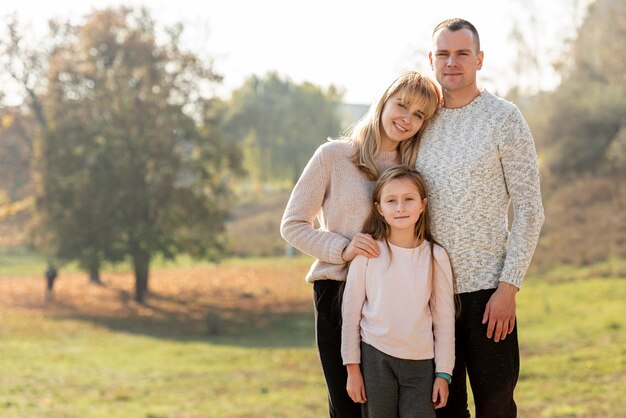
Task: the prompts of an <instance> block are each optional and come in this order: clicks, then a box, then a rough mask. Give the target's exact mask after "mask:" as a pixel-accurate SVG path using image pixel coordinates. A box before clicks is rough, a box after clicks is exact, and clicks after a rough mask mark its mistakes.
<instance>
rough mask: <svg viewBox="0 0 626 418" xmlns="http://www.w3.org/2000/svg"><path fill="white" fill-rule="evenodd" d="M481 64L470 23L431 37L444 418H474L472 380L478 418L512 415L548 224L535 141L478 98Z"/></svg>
mask: <svg viewBox="0 0 626 418" xmlns="http://www.w3.org/2000/svg"><path fill="white" fill-rule="evenodd" d="M483 56H484V54H483V52H482V51H481V50H480V39H479V36H478V32H477V31H476V28H475V27H474V26H473V25H472V24H471V23H469V22H467V21H465V20H462V19H450V20H446V21H444V22H442V23H440V24H439V25H438V26H437V27H436V28H435V30H434V31H433V50H432V51H431V52H430V53H429V59H430V64H431V67H432V69H433V71H434V72H435V76H436V78H437V81H438V82H439V84H440V85H441V87H442V92H443V99H444V105H443V107H442V108H441V109H439V111H438V113H437V115H436V116H435V118H434V119H433V120H432V121H431V123H430V125H429V126H428V128H427V129H426V131H425V132H424V136H423V137H422V142H421V145H420V149H419V154H418V160H417V169H418V170H419V171H420V172H421V173H422V174H423V175H424V177H425V179H426V181H427V182H428V185H429V190H430V194H429V196H428V198H429V205H430V209H431V211H432V215H433V216H432V222H433V233H434V236H435V239H436V240H437V241H439V242H440V243H441V244H442V245H443V246H444V247H445V248H446V250H447V251H448V253H449V256H450V260H451V263H452V267H453V270H454V274H455V279H456V292H457V293H458V296H459V301H460V311H459V317H458V318H457V323H456V343H455V344H456V350H455V351H456V362H455V367H454V371H453V377H452V383H451V385H450V397H449V400H448V404H447V406H446V407H445V408H443V409H439V410H437V416H438V417H439V418H441V417H469V416H470V413H469V410H468V406H467V387H466V375H467V376H469V380H470V385H471V388H472V393H473V395H474V401H475V404H476V416H477V417H478V418H491V417H507V418H511V417H515V416H516V414H517V407H516V405H515V401H514V400H513V391H514V389H515V385H516V383H517V378H518V375H519V347H518V341H517V329H516V324H515V296H516V293H517V292H518V290H519V288H520V286H521V283H522V280H523V278H524V275H525V274H526V269H527V268H528V265H529V264H530V260H531V258H532V254H533V252H534V250H535V246H536V244H537V239H538V237H539V231H540V229H541V225H542V223H543V219H544V215H543V206H542V203H541V192H540V188H539V170H538V166H537V155H536V151H535V146H534V142H533V138H532V135H531V133H530V130H529V128H528V125H527V124H526V122H525V121H524V118H523V116H522V115H521V113H520V112H519V110H518V109H517V107H516V106H515V105H513V104H511V103H509V102H507V101H505V100H503V99H501V98H499V97H496V96H495V95H493V94H491V93H489V92H487V91H485V90H482V91H481V90H479V89H478V87H477V84H476V73H477V71H478V70H480V69H481V67H482V65H483ZM509 203H511V204H512V206H513V209H514V217H513V223H512V226H511V231H510V234H509V231H508V229H507V214H508V206H509Z"/></svg>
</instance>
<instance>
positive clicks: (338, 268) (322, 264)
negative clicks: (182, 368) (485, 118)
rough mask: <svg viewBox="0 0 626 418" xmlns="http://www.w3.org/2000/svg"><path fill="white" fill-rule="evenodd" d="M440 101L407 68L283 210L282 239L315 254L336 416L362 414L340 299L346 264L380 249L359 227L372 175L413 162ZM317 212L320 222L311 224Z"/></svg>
mask: <svg viewBox="0 0 626 418" xmlns="http://www.w3.org/2000/svg"><path fill="white" fill-rule="evenodd" d="M439 104H440V92H439V89H438V88H437V86H436V85H435V83H434V82H433V81H432V80H430V79H429V78H427V77H424V76H422V75H421V74H420V73H418V72H415V71H408V72H404V73H402V74H401V75H400V76H399V77H398V78H396V79H395V80H394V81H393V82H392V83H391V85H390V86H389V87H388V88H387V89H386V90H385V91H384V92H383V94H382V95H381V97H380V98H379V100H378V101H376V102H374V103H373V104H372V106H371V107H370V109H369V112H368V113H367V114H366V115H365V116H364V117H363V119H362V120H361V121H360V122H359V123H357V124H356V125H355V127H354V128H353V130H352V132H351V133H350V134H349V135H348V136H347V137H344V138H342V139H340V140H334V141H329V142H327V143H325V144H323V145H321V146H320V147H319V148H318V149H317V151H316V152H315V154H314V155H313V157H312V158H311V160H310V161H309V163H308V164H307V166H306V167H305V169H304V171H303V173H302V175H301V177H300V179H299V180H298V182H297V183H296V185H295V187H294V189H293V192H292V193H291V197H290V198H289V202H288V203H287V207H286V209H285V213H284V214H283V219H282V222H281V234H282V236H283V238H284V239H285V240H287V241H288V242H289V243H290V244H292V245H293V246H294V247H296V248H297V249H299V250H300V251H302V252H304V253H306V254H309V255H311V256H313V257H315V258H316V260H315V262H314V263H313V265H312V266H311V269H310V270H309V272H308V274H307V276H306V281H307V282H309V283H313V293H314V302H315V312H316V318H315V329H316V337H317V339H316V340H317V347H318V351H319V355H320V360H321V363H322V368H323V371H324V377H325V378H326V384H327V386H328V398H329V412H330V416H331V417H342V418H343V417H360V416H361V411H360V406H359V405H358V404H356V403H354V402H353V401H352V400H351V399H350V398H349V397H348V395H347V392H346V380H347V373H346V369H345V367H344V366H343V362H342V358H341V310H340V306H339V303H338V300H339V293H340V288H341V284H342V282H344V281H345V280H346V275H347V266H348V263H349V262H350V261H351V260H352V259H353V258H354V257H355V256H356V255H359V254H360V255H363V256H365V257H368V258H371V257H377V256H378V255H379V248H378V245H377V244H376V242H375V241H374V239H373V238H372V237H371V236H369V235H367V234H362V233H360V231H361V229H362V227H363V222H364V221H365V219H366V218H367V216H368V214H369V209H370V207H371V205H372V201H371V195H372V189H373V184H374V181H376V180H377V179H378V177H379V175H380V173H382V172H383V171H384V170H386V169H387V168H390V167H392V166H396V165H400V164H402V165H407V166H410V167H414V166H415V159H416V155H417V149H418V147H419V138H420V135H421V132H422V131H423V129H424V126H425V124H426V122H427V121H428V120H429V119H430V118H432V116H433V115H434V114H435V111H436V110H437V108H438V107H439ZM316 218H317V220H318V221H319V228H315V227H314V222H315V219H316Z"/></svg>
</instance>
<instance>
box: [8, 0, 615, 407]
mask: <svg viewBox="0 0 626 418" xmlns="http://www.w3.org/2000/svg"><path fill="white" fill-rule="evenodd" d="M0 13H1V15H0V18H1V19H0V22H1V23H0V417H2V418H4V417H8V418H13V417H15V418H18V417H19V418H24V417H28V418H31V417H32V418H38V417H46V418H47V417H53V418H56V417H81V418H83V417H119V418H127V417H142V418H179V417H180V418H182V417H194V418H195V417H198V418H200V417H321V416H325V408H326V395H325V388H324V382H323V379H322V374H321V370H320V368H319V363H318V359H317V355H316V352H315V349H314V338H313V335H314V334H313V319H312V312H311V310H312V306H311V295H310V292H311V286H310V285H308V284H306V283H304V280H303V279H304V276H305V274H306V271H307V270H308V268H309V265H310V263H311V259H310V258H309V257H307V256H306V255H303V254H299V253H298V252H297V251H295V250H294V249H293V248H291V247H290V246H288V245H286V244H285V242H284V241H283V240H282V238H281V237H280V235H279V231H278V230H279V222H280V218H281V215H282V212H283V210H284V207H285V205H286V202H287V199H288V197H289V193H290V191H291V189H292V187H293V185H294V182H295V181H296V180H297V178H298V176H299V175H300V173H301V172H302V169H303V167H304V166H305V164H306V163H307V161H308V160H309V158H310V156H311V155H312V154H313V152H314V151H315V149H316V148H317V147H318V146H319V145H320V144H322V143H324V142H325V141H326V140H327V138H329V137H331V138H338V137H340V136H341V135H342V134H344V133H345V132H346V129H348V128H349V127H350V126H351V125H352V124H353V123H355V122H356V121H357V120H358V119H359V118H360V117H362V116H363V114H364V113H365V112H366V110H367V107H368V105H369V104H370V102H371V101H373V100H375V99H376V96H377V94H378V93H379V92H380V91H381V90H382V89H383V88H385V87H386V86H387V84H388V83H389V82H390V81H391V80H392V79H393V78H394V77H395V76H396V75H397V74H398V73H399V72H401V71H403V70H406V69H416V70H419V71H422V72H424V73H426V74H428V75H430V74H431V72H430V68H429V67H428V61H427V53H428V50H429V48H430V42H431V32H432V29H433V27H434V26H435V25H436V24H437V23H439V22H440V21H442V20H444V19H446V18H449V17H462V18H465V19H467V20H469V21H471V22H472V23H474V24H475V26H476V27H477V28H478V31H479V32H480V35H481V46H482V49H483V50H484V53H485V61H484V66H483V69H482V70H481V71H480V72H479V81H478V83H479V87H483V88H486V89H488V90H489V91H491V92H493V93H496V94H498V95H500V96H502V97H505V98H506V99H507V100H510V101H512V102H514V103H515V104H516V105H517V106H518V107H519V108H520V110H521V111H522V113H523V114H524V116H525V118H526V120H527V121H528V124H529V126H530V128H531V130H532V132H533V136H534V139H535V144H536V147H537V151H538V155H539V164H540V170H541V181H542V194H543V199H544V207H545V212H546V222H545V224H544V226H543V229H542V233H541V237H540V240H539V244H538V247H537V251H536V253H535V257H534V259H533V262H532V265H531V267H530V270H529V274H528V277H527V279H526V280H525V282H524V286H523V289H522V292H520V293H519V297H518V303H519V307H518V321H519V323H520V340H521V354H522V372H521V376H520V382H519V384H518V387H517V395H516V396H517V399H518V403H519V416H520V417H522V418H531V417H532V418H537V417H562V418H564V417H568V418H572V417H577V418H578V417H585V418H587V417H621V416H623V414H624V412H623V411H626V404H624V400H623V395H622V394H623V393H626V352H625V351H624V346H626V333H624V329H625V328H626V305H624V300H626V286H625V285H624V283H625V282H624V279H625V277H626V216H625V215H624V214H625V213H626V181H625V180H626V65H625V60H624V57H625V56H626V43H625V40H626V0H554V1H539V0H526V1H522V0H509V1H495V0H493V1H492V0H478V1H471V2H470V1H462V0H450V1H446V2H425V1H416V0H412V1H408V0H390V1H385V2H382V1H381V2H364V1H360V2H359V1H341V0H335V1H330V0H320V1H317V2H299V1H277V0H269V1H243V0H230V1H214V0H209V1H205V2H196V1H189V0H178V1H161V0H158V1H156V0H155V1H131V0H127V1H106V0H102V1H79V0H71V1H70V0H65V1H63V0H58V1H56V2H42V1H35V0H21V1H18V2H12V3H11V4H5V5H3V8H2V9H1V10H0Z"/></svg>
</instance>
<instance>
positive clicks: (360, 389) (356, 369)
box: [346, 364, 367, 403]
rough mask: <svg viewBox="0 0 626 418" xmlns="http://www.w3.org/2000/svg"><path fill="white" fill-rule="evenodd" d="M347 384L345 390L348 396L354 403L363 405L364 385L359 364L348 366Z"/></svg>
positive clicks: (365, 400) (364, 398)
mask: <svg viewBox="0 0 626 418" xmlns="http://www.w3.org/2000/svg"><path fill="white" fill-rule="evenodd" d="M347 367H348V383H347V384H346V390H347V391H348V396H349V397H350V399H352V400H353V401H354V402H356V403H365V402H367V398H366V397H365V385H364V384H363V375H362V374H361V368H360V365H359V364H348V365H347Z"/></svg>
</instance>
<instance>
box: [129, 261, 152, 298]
mask: <svg viewBox="0 0 626 418" xmlns="http://www.w3.org/2000/svg"><path fill="white" fill-rule="evenodd" d="M133 266H134V268H135V300H136V301H137V302H139V303H143V301H144V299H145V296H146V295H147V294H148V268H149V266H150V256H149V255H148V254H146V253H144V252H138V253H135V254H133Z"/></svg>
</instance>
